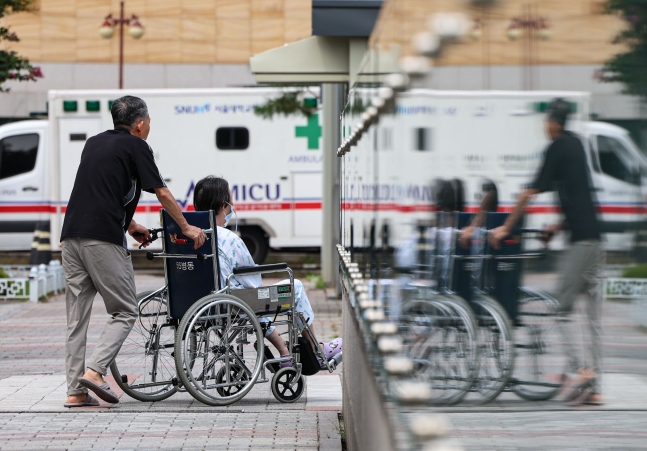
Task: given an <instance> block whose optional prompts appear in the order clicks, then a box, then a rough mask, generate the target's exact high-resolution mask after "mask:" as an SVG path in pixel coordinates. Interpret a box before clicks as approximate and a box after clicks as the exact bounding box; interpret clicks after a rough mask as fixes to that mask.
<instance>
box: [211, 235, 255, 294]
mask: <svg viewBox="0 0 647 451" xmlns="http://www.w3.org/2000/svg"><path fill="white" fill-rule="evenodd" d="M217 231H218V258H219V259H220V276H221V278H222V283H223V284H225V283H226V281H227V277H228V276H229V275H230V274H231V273H233V272H234V268H239V267H243V266H257V265H256V263H254V259H253V258H252V256H251V255H250V253H249V250H248V249H247V246H245V243H244V242H243V240H242V239H241V238H240V237H239V236H238V235H236V234H235V233H234V232H232V231H231V230H229V229H226V228H224V227H218V230H217ZM261 285H263V279H262V277H261V275H260V274H251V275H246V276H235V277H233V278H232V280H231V287H232V288H257V287H260V286H261Z"/></svg>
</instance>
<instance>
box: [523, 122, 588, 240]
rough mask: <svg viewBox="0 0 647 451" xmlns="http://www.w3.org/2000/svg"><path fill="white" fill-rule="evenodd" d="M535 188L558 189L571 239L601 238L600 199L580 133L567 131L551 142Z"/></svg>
mask: <svg viewBox="0 0 647 451" xmlns="http://www.w3.org/2000/svg"><path fill="white" fill-rule="evenodd" d="M532 188H534V189H536V190H538V191H539V192H540V193H542V192H545V191H557V192H558V194H559V200H560V203H561V205H562V210H563V212H564V216H565V217H566V226H567V228H568V230H570V231H571V242H573V243H574V242H576V241H583V240H599V239H600V224H599V223H598V218H597V214H596V211H595V205H596V203H597V202H596V200H595V194H594V192H593V189H592V183H591V176H590V173H589V167H588V165H587V163H586V155H585V153H584V147H582V142H581V141H580V139H579V137H578V136H577V135H575V134H573V133H570V132H564V134H562V135H561V136H559V137H558V138H557V139H555V140H554V141H553V142H552V143H551V144H550V146H548V149H547V150H546V156H545V157H544V163H543V165H542V167H541V169H540V170H539V172H538V174H537V177H536V178H535V181H534V182H533V184H532Z"/></svg>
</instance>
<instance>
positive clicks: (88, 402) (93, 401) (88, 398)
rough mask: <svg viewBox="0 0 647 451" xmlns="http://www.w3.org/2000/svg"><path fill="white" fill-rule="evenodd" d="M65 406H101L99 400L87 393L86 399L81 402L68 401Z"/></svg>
mask: <svg viewBox="0 0 647 451" xmlns="http://www.w3.org/2000/svg"><path fill="white" fill-rule="evenodd" d="M63 407H99V401H98V400H96V399H94V398H93V397H92V396H91V395H90V393H87V394H86V396H85V400H84V401H81V402H66V403H65V404H63Z"/></svg>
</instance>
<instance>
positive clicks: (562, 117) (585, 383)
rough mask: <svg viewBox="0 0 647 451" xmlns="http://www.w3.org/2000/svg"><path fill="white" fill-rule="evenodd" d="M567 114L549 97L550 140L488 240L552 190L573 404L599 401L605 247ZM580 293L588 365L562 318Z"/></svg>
mask: <svg viewBox="0 0 647 451" xmlns="http://www.w3.org/2000/svg"><path fill="white" fill-rule="evenodd" d="M568 116H569V104H568V102H566V101H564V100H562V99H556V100H554V101H553V102H551V104H550V106H549V110H548V118H547V121H546V131H547V134H548V136H549V137H550V138H551V139H552V143H551V144H550V145H549V146H548V149H547V150H546V154H545V156H544V161H543V163H542V165H541V169H540V170H539V172H538V174H537V176H536V178H535V180H534V181H533V183H532V184H531V186H530V187H529V188H527V189H525V190H524V191H523V192H522V193H521V195H520V196H519V198H518V200H517V205H516V207H515V209H514V211H513V212H512V213H511V214H510V216H509V217H508V219H507V220H506V222H505V224H504V225H502V226H501V227H497V228H495V229H493V230H492V232H491V234H490V242H491V244H492V246H494V247H495V248H498V247H499V243H500V241H501V240H502V239H504V238H505V237H506V236H508V235H509V234H510V232H511V231H512V229H513V227H514V225H515V224H516V223H517V222H518V221H519V219H520V218H521V216H522V215H523V211H524V208H525V206H526V204H527V203H528V202H529V201H530V200H531V198H532V197H533V196H535V195H537V194H540V193H543V192H547V191H557V193H558V195H559V201H560V204H561V207H562V211H563V213H564V220H563V221H562V222H561V223H560V224H556V225H553V226H550V227H548V228H547V229H546V231H545V239H546V241H548V240H550V238H552V236H553V234H554V233H555V232H557V231H559V230H563V231H567V232H570V241H571V245H570V247H569V248H568V249H567V250H566V251H564V255H563V257H562V261H561V267H560V274H561V277H562V279H561V283H560V287H559V292H558V295H557V300H558V301H559V315H560V316H561V321H560V326H561V330H562V334H563V337H564V346H565V347H566V354H567V356H568V359H569V365H570V369H571V371H572V372H573V373H575V374H576V375H577V376H576V378H575V381H574V383H573V384H572V389H571V390H570V392H569V393H568V394H567V396H566V399H567V400H568V401H572V402H573V403H574V404H590V405H602V396H601V390H600V376H601V364H602V338H601V324H600V322H601V320H600V316H601V310H602V269H603V266H604V263H605V252H604V251H603V250H602V247H601V243H600V234H601V233H600V224H599V221H598V218H597V214H596V208H595V206H596V201H595V198H594V193H593V186H592V182H591V176H590V172H589V168H588V165H587V161H586V154H585V152H584V147H583V146H582V142H581V140H580V138H579V137H578V136H577V135H575V134H574V133H571V132H569V131H567V130H565V129H564V127H565V125H566V121H567V120H568ZM581 293H584V294H586V302H587V306H586V307H587V316H588V322H589V329H590V342H589V343H588V348H589V351H590V356H591V359H592V360H591V364H590V365H586V364H585V362H584V361H583V359H582V356H581V355H579V356H578V354H577V352H576V351H575V347H574V342H573V337H572V336H571V333H570V330H569V328H568V327H567V324H566V317H567V316H568V315H569V314H570V313H571V312H572V310H573V306H574V304H575V299H576V297H577V296H578V295H579V294H581ZM564 380H566V376H564ZM569 385H570V384H569Z"/></svg>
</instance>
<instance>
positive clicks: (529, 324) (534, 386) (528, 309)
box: [512, 288, 568, 401]
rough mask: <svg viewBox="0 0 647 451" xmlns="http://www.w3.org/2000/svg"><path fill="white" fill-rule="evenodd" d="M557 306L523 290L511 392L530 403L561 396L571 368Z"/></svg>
mask: <svg viewBox="0 0 647 451" xmlns="http://www.w3.org/2000/svg"><path fill="white" fill-rule="evenodd" d="M558 305H559V303H558V302H557V300H556V299H555V298H553V297H552V296H550V295H548V294H546V293H542V292H541V291H539V290H535V289H532V288H521V289H520V295H519V310H518V312H519V313H518V315H517V324H516V325H517V328H516V330H515V347H516V350H517V352H516V354H517V355H516V361H515V369H514V379H513V386H512V390H513V391H514V392H515V393H516V394H517V395H518V396H519V397H520V398H523V399H526V400H528V401H543V400H547V399H550V398H552V397H553V396H555V395H556V394H557V393H559V390H560V388H561V386H562V381H561V377H562V374H563V373H564V372H566V369H567V367H568V360H567V357H566V353H565V352H564V349H563V346H562V335H561V333H560V331H559V330H558V323H557V320H558V318H557V307H558Z"/></svg>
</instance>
